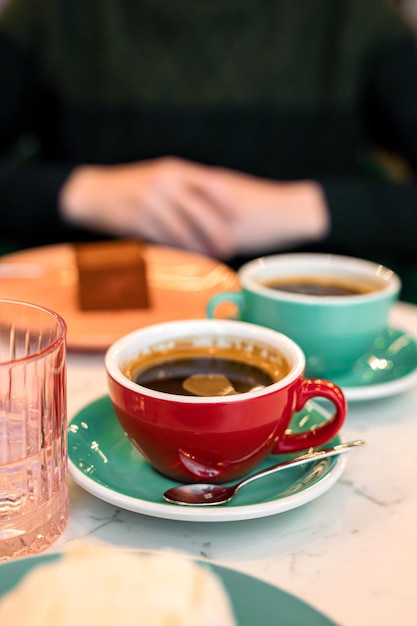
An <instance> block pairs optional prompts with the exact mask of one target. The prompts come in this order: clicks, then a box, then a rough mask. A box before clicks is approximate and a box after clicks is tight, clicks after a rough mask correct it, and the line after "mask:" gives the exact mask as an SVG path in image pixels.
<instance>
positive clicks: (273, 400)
mask: <svg viewBox="0 0 417 626" xmlns="http://www.w3.org/2000/svg"><path fill="white" fill-rule="evenodd" d="M184 338H186V341H187V343H189V342H190V341H191V342H193V343H196V344H198V345H199V346H201V345H204V347H205V348H206V346H209V347H210V346H212V345H215V344H216V343H221V344H223V343H224V342H225V341H226V342H231V343H232V344H236V345H240V344H241V343H244V344H245V346H246V347H247V348H248V349H249V350H250V349H255V347H256V349H258V350H261V351H262V353H263V354H265V355H267V354H269V353H271V354H273V353H274V351H275V353H277V352H278V353H279V354H281V355H284V356H285V359H286V361H287V363H288V365H289V371H288V373H287V374H286V375H285V376H284V378H282V379H280V380H278V381H276V382H274V383H273V384H271V385H269V386H267V387H264V388H263V389H260V390H256V391H251V392H247V393H242V394H235V395H229V396H226V397H207V398H206V397H197V396H180V395H174V394H170V393H162V392H159V391H155V390H151V389H148V388H146V387H143V386H141V385H139V384H137V383H135V382H133V381H132V380H130V379H129V378H127V376H126V375H125V374H123V371H124V365H125V364H126V363H129V362H130V361H131V359H136V358H137V356H138V355H139V354H146V353H147V352H148V351H149V350H153V349H154V348H155V346H157V348H158V350H160V349H161V345H162V346H163V347H164V349H165V348H166V346H168V350H169V346H171V344H172V342H175V341H178V340H180V341H183V340H184ZM202 342H203V344H202ZM265 358H268V356H265ZM304 367H305V357H304V353H303V352H302V350H301V349H300V347H299V346H298V345H297V344H295V343H294V342H293V341H291V339H289V338H288V337H286V336H285V335H282V334H281V333H278V332H276V331H274V330H271V329H267V328H263V327H259V326H256V325H255V324H248V323H246V322H238V321H232V320H181V321H177V322H168V323H166V324H155V325H153V326H148V327H147V328H143V329H138V330H137V331H134V332H133V333H130V334H128V335H125V336H124V337H122V338H121V339H119V340H118V341H116V342H115V343H114V344H113V345H112V346H111V347H110V348H109V350H108V351H107V353H106V356H105V368H106V373H107V380H108V389H109V394H110V399H111V401H112V404H113V407H114V411H115V413H116V415H117V417H118V419H119V421H120V424H121V425H122V427H123V429H124V430H125V432H126V433H127V435H128V436H129V438H130V440H131V441H132V442H133V444H134V445H135V446H136V447H137V448H138V449H139V450H140V452H141V453H142V454H143V456H144V457H145V458H146V459H147V460H148V462H149V463H150V464H151V465H152V466H153V467H154V468H155V469H156V470H158V471H159V472H161V473H162V474H164V475H166V476H168V477H170V478H172V479H174V480H176V481H180V482H196V481H197V482H213V483H214V482H217V483H221V482H227V481H229V480H234V479H236V478H239V477H240V476H242V475H244V474H246V473H247V472H250V471H251V470H253V469H254V468H255V466H256V465H257V464H258V463H259V462H260V461H262V460H263V459H265V457H266V456H268V454H271V453H272V454H282V453H289V452H296V451H298V450H305V449H306V448H309V447H312V446H319V445H322V444H323V443H325V442H326V441H328V440H330V439H331V438H332V437H334V436H335V435H336V434H337V432H338V431H339V430H340V428H341V426H342V424H343V422H344V419H345V416H346V402H345V398H344V396H343V393H342V391H341V390H340V389H339V387H337V385H335V384H334V383H331V382H329V381H326V380H322V379H315V380H313V379H311V380H310V379H306V378H304ZM318 396H321V397H324V398H327V399H329V400H331V401H332V402H333V404H334V406H335V413H334V415H333V416H332V417H330V418H329V419H328V421H326V422H325V423H324V424H323V425H320V426H317V427H316V428H315V429H314V430H311V429H310V430H309V428H310V427H309V425H306V430H305V431H304V432H302V433H291V432H290V431H289V430H288V426H289V424H290V422H291V419H292V417H293V415H294V413H295V412H297V411H300V410H301V409H302V408H303V407H304V405H305V404H306V402H307V401H308V400H310V399H312V398H315V397H318Z"/></svg>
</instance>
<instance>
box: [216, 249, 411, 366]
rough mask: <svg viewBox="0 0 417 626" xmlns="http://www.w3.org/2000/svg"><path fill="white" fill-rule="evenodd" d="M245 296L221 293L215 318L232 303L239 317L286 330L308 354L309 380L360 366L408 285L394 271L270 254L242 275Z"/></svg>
mask: <svg viewBox="0 0 417 626" xmlns="http://www.w3.org/2000/svg"><path fill="white" fill-rule="evenodd" d="M238 278H239V281H240V285H241V290H240V291H235V292H224V293H219V294H217V295H215V296H214V297H213V298H211V300H210V301H209V303H208V306H207V316H208V317H209V318H216V317H219V316H221V309H222V306H221V305H224V304H225V303H228V309H229V310H230V304H232V305H233V306H234V308H235V310H236V313H235V318H236V319H240V320H242V321H246V322H251V323H253V324H257V325H260V326H265V327H268V328H272V329H274V330H276V331H279V332H281V333H283V334H285V335H287V336H289V337H291V339H293V341H295V342H296V343H297V344H298V345H299V346H300V347H301V348H302V350H303V352H304V353H305V355H306V361H307V366H306V374H307V375H308V376H324V377H330V378H331V377H332V376H338V375H341V374H344V373H346V372H348V371H350V370H351V369H352V367H353V366H354V364H355V362H356V360H357V359H358V358H359V357H360V356H361V355H362V354H364V353H365V352H366V351H367V350H369V349H370V347H371V346H372V344H373V342H374V341H375V339H376V338H377V337H378V336H379V335H380V334H381V333H382V332H383V331H384V330H385V329H386V327H387V325H388V321H389V315H390V312H391V309H392V306H393V304H394V303H395V302H396V301H397V300H398V297H399V293H400V289H401V281H400V278H399V277H398V275H397V274H396V273H395V272H393V271H392V270H391V269H389V268H388V267H385V266H383V265H379V264H378V263H373V262H371V261H367V260H364V259H359V258H353V257H347V256H340V255H331V254H319V253H305V254H304V253H302V254H298V253H289V254H278V255H271V256H265V257H261V258H258V259H255V260H253V261H250V262H249V263H246V264H245V265H243V266H242V267H241V268H240V270H239V271H238Z"/></svg>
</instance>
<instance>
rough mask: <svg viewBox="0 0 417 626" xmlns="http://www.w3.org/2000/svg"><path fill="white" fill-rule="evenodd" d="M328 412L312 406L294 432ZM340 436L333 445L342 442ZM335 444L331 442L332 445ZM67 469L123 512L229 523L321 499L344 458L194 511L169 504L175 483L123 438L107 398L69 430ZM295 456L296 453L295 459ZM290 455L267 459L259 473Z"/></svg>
mask: <svg viewBox="0 0 417 626" xmlns="http://www.w3.org/2000/svg"><path fill="white" fill-rule="evenodd" d="M326 417H327V412H326V411H325V410H324V409H322V408H321V407H319V406H318V405H315V404H314V403H308V405H307V406H306V408H305V409H304V410H303V411H302V412H300V413H297V414H296V416H295V417H294V419H293V421H292V423H291V429H292V430H293V431H295V432H297V431H299V430H300V428H301V422H302V423H303V426H302V428H303V430H305V429H306V424H308V423H309V424H310V428H312V427H314V426H315V425H317V424H319V423H322V422H323V421H324V420H325V418H326ZM339 441H340V440H339V438H338V437H336V438H335V439H333V440H332V442H331V443H338V442H339ZM330 445H331V444H330ZM68 454H69V471H70V473H71V475H72V477H73V478H74V480H75V481H76V482H77V483H78V484H79V485H80V486H81V487H83V488H84V489H85V490H86V491H88V492H89V493H91V494H93V495H94V496H96V497H97V498H100V499H101V500H104V501H105V502H109V503H110V504H114V505H115V506H117V507H120V508H122V509H127V510H129V511H133V512H136V513H142V514H144V515H150V516H153V517H160V518H165V519H173V520H186V521H194V522H230V521H235V520H246V519H253V518H259V517H266V516H268V515H275V514H277V513H282V512H284V511H288V510H290V509H294V508H296V507H299V506H301V505H303V504H306V503H307V502H310V501H311V500H314V499H315V498H318V497H319V496H320V495H322V494H323V493H324V492H325V491H327V490H328V489H330V487H331V486H332V485H334V483H335V482H336V481H337V480H338V479H339V477H340V476H341V474H342V472H343V470H344V468H345V465H346V458H345V456H344V455H341V456H339V457H332V458H326V459H322V460H320V461H316V462H314V463H308V464H306V465H302V466H300V467H294V468H288V469H287V470H285V471H284V472H280V473H278V474H275V475H273V476H269V477H266V478H264V479H261V480H258V481H256V482H255V483H253V484H251V485H248V486H247V487H245V488H243V489H242V490H241V491H239V493H238V494H237V495H236V497H235V498H234V499H233V500H232V501H230V502H228V503H227V504H223V505H218V506H213V507H198V506H196V507H193V506H180V505H177V504H170V503H168V502H166V501H165V500H164V499H163V496H162V494H163V493H164V491H166V490H167V489H169V488H170V487H173V486H174V485H175V484H176V483H175V482H174V481H172V480H170V479H168V478H166V477H165V476H162V475H161V474H159V473H158V472H156V471H155V470H153V469H152V468H151V467H150V466H149V464H148V463H147V462H146V461H145V459H144V458H143V457H142V456H141V455H140V453H139V452H138V451H137V449H136V448H135V447H134V446H133V445H132V444H131V443H130V441H129V440H128V439H127V437H126V435H125V434H124V432H123V430H122V428H121V426H120V424H119V422H118V421H117V418H116V416H115V415H114V412H113V409H112V406H111V403H110V399H109V398H108V396H105V397H103V398H100V399H99V400H96V401H95V402H93V403H92V404H90V405H88V406H87V407H85V408H84V409H82V410H81V411H80V412H79V413H78V414H77V415H76V416H75V417H74V418H73V419H72V420H71V422H70V424H69V428H68ZM292 456H294V455H292ZM285 458H288V455H287V456H284V455H280V456H279V457H278V456H277V455H274V456H272V455H271V456H269V457H268V458H267V459H266V460H265V461H264V463H263V464H261V465H260V466H259V468H257V469H261V468H262V467H268V466H270V465H273V464H275V463H278V462H279V461H280V460H284V459H285Z"/></svg>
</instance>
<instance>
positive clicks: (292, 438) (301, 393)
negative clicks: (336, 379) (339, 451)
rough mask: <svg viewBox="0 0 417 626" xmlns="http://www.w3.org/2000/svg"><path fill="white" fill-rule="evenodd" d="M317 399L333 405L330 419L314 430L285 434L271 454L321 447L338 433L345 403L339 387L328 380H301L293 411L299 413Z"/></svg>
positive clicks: (342, 420) (345, 410) (345, 411)
mask: <svg viewBox="0 0 417 626" xmlns="http://www.w3.org/2000/svg"><path fill="white" fill-rule="evenodd" d="M317 397H322V398H327V399H328V400H330V401H331V402H332V403H333V404H334V406H335V409H336V410H335V413H334V414H333V415H332V417H331V418H330V419H329V420H327V421H326V422H324V423H323V424H321V425H320V426H317V427H316V428H315V429H314V430H307V431H303V432H300V433H285V434H284V435H283V437H282V438H280V439H279V440H278V441H277V443H276V444H275V447H274V448H273V450H272V453H273V454H288V453H290V452H297V451H299V450H304V449H305V448H310V447H314V446H321V445H323V444H324V443H327V442H328V441H329V440H330V439H332V437H334V436H335V435H336V434H337V433H338V432H339V430H340V428H341V427H342V425H343V423H344V421H345V418H346V414H347V403H346V398H345V396H344V395H343V391H342V390H341V389H340V387H338V386H337V385H336V384H335V383H332V382H330V381H329V380H324V379H322V378H315V379H311V378H304V379H302V380H301V382H300V388H299V389H298V392H297V400H296V405H295V409H294V410H295V411H301V409H302V408H303V407H304V405H305V404H306V402H307V401H308V400H311V399H312V398H317Z"/></svg>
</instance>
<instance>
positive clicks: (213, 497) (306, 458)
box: [163, 439, 366, 506]
mask: <svg viewBox="0 0 417 626" xmlns="http://www.w3.org/2000/svg"><path fill="white" fill-rule="evenodd" d="M364 445H366V442H365V441H364V440H363V439H356V440H354V441H349V442H346V443H340V444H337V445H335V446H332V447H329V448H323V449H322V450H314V451H313V452H306V453H305V454H302V455H300V456H297V457H294V458H292V459H288V460H287V461H282V462H281V463H278V464H277V465H273V466H272V467H268V468H267V469H264V470H261V471H259V472H256V473H255V474H251V475H250V476H247V477H246V478H244V479H243V480H241V481H239V482H238V483H235V484H234V485H229V486H227V485H217V484H213V483H191V484H184V485H178V486H177V487H172V488H171V489H168V490H167V491H165V493H164V494H163V496H164V498H165V500H167V502H171V503H173V504H180V505H184V506H213V505H216V504H224V503H225V502H229V501H230V500H231V499H232V498H233V497H234V496H235V495H236V493H237V492H238V491H239V489H241V488H242V487H243V486H244V485H248V484H249V483H251V482H253V481H254V480H257V479H258V478H263V477H264V476H269V475H270V474H274V473H275V472H279V471H281V470H284V469H286V468H288V467H295V466H297V465H303V464H304V463H311V462H312V461H317V460H320V459H323V458H326V457H330V456H336V455H338V454H344V453H346V452H350V451H351V450H353V449H355V448H359V447H362V446H364Z"/></svg>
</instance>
